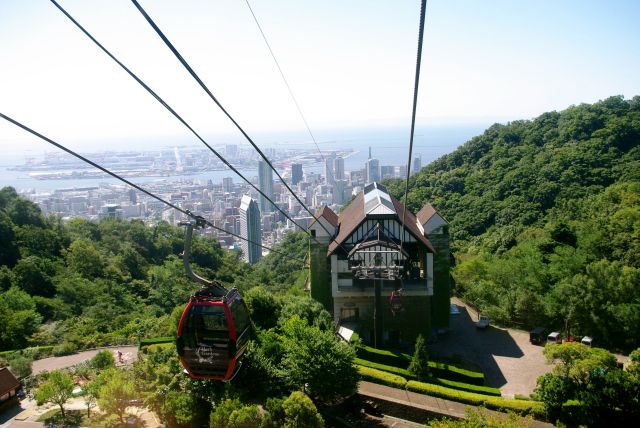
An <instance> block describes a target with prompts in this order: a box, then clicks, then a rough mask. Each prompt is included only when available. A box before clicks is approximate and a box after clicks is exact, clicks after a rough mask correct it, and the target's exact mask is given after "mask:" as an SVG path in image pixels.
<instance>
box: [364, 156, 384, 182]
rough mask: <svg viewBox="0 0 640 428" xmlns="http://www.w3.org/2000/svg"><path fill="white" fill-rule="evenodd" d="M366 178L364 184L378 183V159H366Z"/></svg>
mask: <svg viewBox="0 0 640 428" xmlns="http://www.w3.org/2000/svg"><path fill="white" fill-rule="evenodd" d="M366 170H367V178H366V180H365V181H366V183H365V184H370V183H373V182H374V181H380V162H379V161H378V159H367V163H366Z"/></svg>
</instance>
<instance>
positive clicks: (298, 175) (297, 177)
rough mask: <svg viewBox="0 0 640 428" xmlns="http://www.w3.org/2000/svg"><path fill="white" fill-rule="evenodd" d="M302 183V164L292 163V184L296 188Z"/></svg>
mask: <svg viewBox="0 0 640 428" xmlns="http://www.w3.org/2000/svg"><path fill="white" fill-rule="evenodd" d="M301 181H302V164H301V163H292V164H291V184H292V185H294V186H296V185H297V184H298V183H300V182H301Z"/></svg>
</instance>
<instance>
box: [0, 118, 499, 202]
mask: <svg viewBox="0 0 640 428" xmlns="http://www.w3.org/2000/svg"><path fill="white" fill-rule="evenodd" d="M489 125H490V123H474V124H443V125H437V126H423V127H418V128H416V133H415V137H414V145H413V157H414V158H416V157H419V158H421V164H422V166H423V167H424V166H426V165H427V164H429V163H430V162H432V161H434V160H436V159H438V158H440V157H441V156H443V155H446V154H448V153H451V152H452V151H454V150H455V149H456V148H457V147H459V146H460V145H462V144H464V143H465V142H467V141H468V140H469V139H471V138H472V137H474V136H476V135H479V134H481V133H482V132H483V131H484V130H485V129H486V128H487V126H489ZM315 140H316V143H317V146H316V143H314V142H313V141H312V140H311V139H310V138H309V137H308V136H306V138H305V136H304V134H301V133H295V134H294V133H292V134H286V133H282V134H281V135H277V134H273V133H272V134H265V135H262V136H260V138H254V141H256V144H258V146H259V147H260V148H261V150H262V151H265V150H266V149H269V148H274V149H276V150H278V149H283V148H289V149H295V150H302V151H309V153H318V148H319V149H320V151H321V152H322V153H323V154H324V155H325V156H326V155H327V154H328V153H330V152H332V151H341V150H351V151H352V152H351V154H350V155H349V156H347V157H346V158H345V171H354V170H360V169H363V168H364V166H365V162H366V160H367V159H368V158H369V150H371V157H373V158H376V159H379V161H380V165H394V166H396V165H406V164H407V160H408V155H409V130H408V129H407V128H400V127H384V128H382V127H380V128H375V127H373V128H371V127H370V128H360V129H339V130H323V131H321V132H318V133H316V134H315ZM208 141H209V142H210V143H211V141H213V139H208ZM186 142H187V140H176V139H170V140H169V139H163V138H154V139H147V140H144V139H138V140H134V141H126V142H123V141H118V142H114V144H109V145H108V147H110V149H112V150H114V151H146V150H161V149H173V147H175V146H176V145H183V144H185V143H186ZM61 143H62V142H61ZM190 143H191V142H188V143H187V144H190ZM63 144H64V143H63ZM214 144H216V145H224V144H238V145H241V144H243V143H242V142H241V141H240V140H239V139H238V138H233V137H227V138H226V139H220V138H217V139H215V143H214ZM104 147H105V145H104V144H100V145H91V144H87V145H86V147H84V148H83V149H82V154H83V155H85V156H86V157H88V158H89V159H91V153H92V152H93V153H97V152H100V151H104ZM193 147H198V146H197V145H196V144H194V145H193ZM203 147H204V146H203ZM54 150H58V149H56V148H54V147H51V146H49V145H48V144H47V143H45V142H42V149H41V151H40V150H39V149H35V150H33V149H32V150H29V151H28V152H20V150H13V151H8V150H3V151H4V153H3V156H1V157H0V188H1V187H4V186H12V187H14V188H15V189H16V190H18V191H35V192H48V191H53V190H56V189H68V188H74V187H92V186H98V185H99V184H101V183H112V184H114V183H119V181H118V180H116V179H115V178H83V179H58V180H38V179H35V178H33V177H30V176H29V171H13V170H9V168H10V167H12V166H16V165H23V164H24V163H25V160H26V158H27V157H35V158H42V157H43V156H46V153H51V152H52V151H54ZM74 150H79V149H78V148H77V147H74ZM304 169H305V171H312V172H317V173H320V172H322V171H323V165H322V163H321V162H319V163H317V164H315V165H306V166H305V167H304ZM239 170H240V172H241V173H242V174H243V175H245V176H246V177H247V178H249V179H251V178H254V177H256V176H257V170H256V169H255V168H254V169H239ZM225 177H233V178H234V182H240V181H241V179H240V178H238V177H236V176H235V174H234V173H233V172H232V171H231V170H219V171H207V172H203V173H199V174H189V175H184V176H180V175H175V176H170V177H158V176H147V177H142V176H141V177H134V178H131V179H130V181H132V182H134V183H136V184H140V185H143V184H145V183H150V182H154V181H179V180H181V179H191V180H205V181H206V180H212V182H213V183H221V182H222V179H223V178H225Z"/></svg>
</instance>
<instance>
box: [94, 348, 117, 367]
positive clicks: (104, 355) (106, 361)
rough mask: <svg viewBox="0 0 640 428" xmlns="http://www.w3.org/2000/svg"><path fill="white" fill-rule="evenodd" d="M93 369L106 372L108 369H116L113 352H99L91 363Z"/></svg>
mask: <svg viewBox="0 0 640 428" xmlns="http://www.w3.org/2000/svg"><path fill="white" fill-rule="evenodd" d="M90 365H91V367H93V368H94V369H98V370H104V369H106V368H110V367H115V366H116V360H115V359H114V358H113V354H112V353H111V351H108V350H106V349H105V350H103V351H100V352H98V353H97V354H96V355H95V356H94V357H93V358H92V359H91V362H90Z"/></svg>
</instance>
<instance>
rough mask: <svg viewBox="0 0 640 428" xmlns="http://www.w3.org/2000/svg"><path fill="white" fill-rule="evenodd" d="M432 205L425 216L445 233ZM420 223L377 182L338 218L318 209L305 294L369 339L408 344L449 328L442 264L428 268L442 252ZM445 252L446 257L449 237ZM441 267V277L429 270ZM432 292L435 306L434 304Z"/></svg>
mask: <svg viewBox="0 0 640 428" xmlns="http://www.w3.org/2000/svg"><path fill="white" fill-rule="evenodd" d="M429 207H430V205H429ZM425 209H426V208H425ZM425 209H423V211H425ZM431 210H432V211H429V210H427V211H428V212H427V214H431V215H430V216H429V218H427V219H426V221H427V222H431V223H433V224H437V225H438V227H439V228H438V229H437V232H438V233H443V234H444V235H443V237H445V236H446V237H447V239H448V231H447V230H446V221H445V220H444V219H443V218H442V217H441V216H439V214H437V211H435V209H433V207H431ZM434 216H437V217H434ZM424 217H425V218H426V216H424ZM432 217H434V218H432ZM440 219H441V220H442V221H443V222H444V223H443V224H441V223H440ZM431 223H429V225H430V224H431ZM424 226H425V225H424V224H421V222H420V221H419V220H418V219H417V218H416V216H415V215H414V214H413V213H412V212H410V211H409V210H406V209H405V208H404V206H403V205H402V204H401V203H400V202H399V201H398V200H397V199H395V198H394V197H392V196H391V195H389V193H388V191H387V189H386V188H385V187H384V186H383V185H381V184H379V183H372V184H369V185H368V186H366V187H365V189H364V191H363V192H361V193H360V194H358V195H357V196H356V197H355V198H354V199H353V200H352V201H351V203H350V204H349V205H348V206H347V207H345V209H344V210H343V211H342V212H341V213H340V215H339V216H338V215H336V214H335V213H334V212H333V211H331V210H330V209H329V208H327V207H323V208H322V210H320V211H319V213H318V215H317V216H316V219H315V221H314V222H313V223H312V224H311V225H310V231H311V234H312V236H313V237H314V239H313V240H312V241H311V244H310V262H311V263H310V266H311V281H310V287H311V295H312V297H314V298H315V299H316V300H318V301H320V302H321V303H322V304H323V305H324V306H325V308H326V309H327V310H328V311H329V312H330V313H332V314H333V318H334V320H335V321H336V322H337V323H339V324H340V325H344V326H348V327H351V328H354V329H356V330H357V331H359V332H360V334H361V336H362V337H363V338H364V339H365V340H368V341H371V342H376V343H380V342H382V343H386V344H391V345H397V344H400V343H401V342H405V343H410V342H413V341H414V340H415V338H416V336H417V335H418V334H423V335H424V336H425V337H428V336H430V335H431V334H432V331H433V330H437V329H440V328H446V327H448V322H449V317H448V311H449V280H448V263H447V264H446V266H443V267H436V266H434V260H436V259H441V257H440V258H439V257H438V256H437V255H438V251H439V249H438V248H437V247H435V246H434V245H433V243H432V242H431V240H430V238H429V234H428V233H426V229H425V228H424ZM434 230H435V229H434ZM430 232H432V230H430ZM438 242H439V243H440V244H442V242H443V240H442V239H440V240H438ZM446 252H447V258H448V242H447V243H446ZM443 268H445V269H446V275H438V276H436V275H435V273H437V272H442V271H443ZM436 278H439V279H440V280H439V281H436ZM434 295H437V296H438V297H439V298H438V299H437V303H438V306H442V308H440V307H438V308H434V307H433V301H432V300H433V296H434ZM441 313H444V314H445V315H446V316H444V317H442V316H439V315H438V314H441ZM376 333H377V336H375V335H376Z"/></svg>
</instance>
